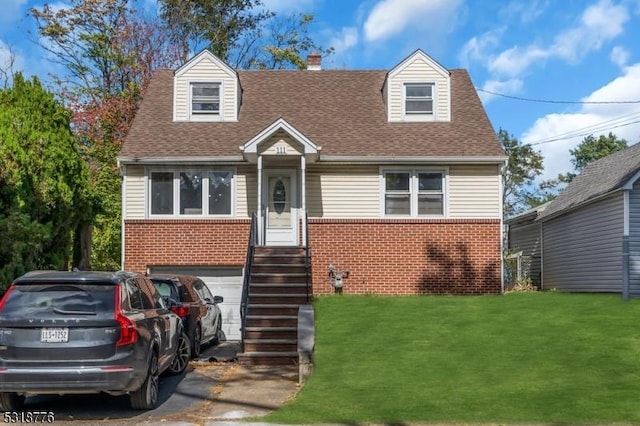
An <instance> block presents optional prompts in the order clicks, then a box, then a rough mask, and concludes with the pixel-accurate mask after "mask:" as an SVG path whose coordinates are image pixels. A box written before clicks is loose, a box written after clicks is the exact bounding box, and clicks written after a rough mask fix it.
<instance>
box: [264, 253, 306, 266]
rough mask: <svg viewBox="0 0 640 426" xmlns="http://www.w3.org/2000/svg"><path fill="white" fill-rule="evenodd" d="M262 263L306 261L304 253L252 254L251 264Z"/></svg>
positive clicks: (300, 262) (296, 262)
mask: <svg viewBox="0 0 640 426" xmlns="http://www.w3.org/2000/svg"><path fill="white" fill-rule="evenodd" d="M264 263H277V264H287V265H304V264H305V263H306V256H304V255H291V254H272V253H266V254H258V253H254V255H253V264H254V265H261V264H264Z"/></svg>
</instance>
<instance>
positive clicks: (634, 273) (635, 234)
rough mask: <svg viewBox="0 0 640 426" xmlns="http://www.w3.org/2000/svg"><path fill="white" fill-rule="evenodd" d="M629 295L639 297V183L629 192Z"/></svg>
mask: <svg viewBox="0 0 640 426" xmlns="http://www.w3.org/2000/svg"><path fill="white" fill-rule="evenodd" d="M629 296H633V297H640V183H639V182H636V183H634V184H633V190H632V191H631V192H630V193H629Z"/></svg>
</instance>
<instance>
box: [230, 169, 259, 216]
mask: <svg viewBox="0 0 640 426" xmlns="http://www.w3.org/2000/svg"><path fill="white" fill-rule="evenodd" d="M257 186H258V179H257V174H256V167H255V165H250V166H244V165H243V166H238V172H237V174H236V185H235V187H236V217H238V218H242V217H250V216H251V214H252V213H255V212H256V203H257V202H258V200H257V195H256V194H257V192H256V191H257Z"/></svg>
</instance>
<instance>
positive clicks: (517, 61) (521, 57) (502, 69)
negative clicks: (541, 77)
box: [488, 45, 549, 76]
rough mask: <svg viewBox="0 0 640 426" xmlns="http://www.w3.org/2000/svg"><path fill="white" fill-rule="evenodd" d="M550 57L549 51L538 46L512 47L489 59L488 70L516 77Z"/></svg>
mask: <svg viewBox="0 0 640 426" xmlns="http://www.w3.org/2000/svg"><path fill="white" fill-rule="evenodd" d="M548 56H549V51H548V50H545V49H543V48H540V47H537V46H533V45H531V46H529V47H527V48H524V49H523V48H520V47H517V46H515V47H512V48H510V49H507V50H505V51H503V52H502V53H500V54H499V55H498V56H493V57H491V58H490V59H489V64H488V68H489V71H491V72H492V73H497V74H500V75H504V76H516V75H519V74H522V72H523V71H524V70H526V69H527V68H529V67H530V66H531V64H533V63H535V62H539V61H544V60H545V59H546V58H547V57H548Z"/></svg>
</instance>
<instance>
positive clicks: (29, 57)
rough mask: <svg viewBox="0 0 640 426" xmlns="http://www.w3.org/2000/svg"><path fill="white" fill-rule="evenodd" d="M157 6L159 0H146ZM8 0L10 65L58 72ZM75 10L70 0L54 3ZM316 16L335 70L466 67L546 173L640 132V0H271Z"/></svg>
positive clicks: (502, 124)
mask: <svg viewBox="0 0 640 426" xmlns="http://www.w3.org/2000/svg"><path fill="white" fill-rule="evenodd" d="M141 1H142V2H144V4H145V7H147V8H148V9H149V10H153V9H154V5H155V0H141ZM43 3H45V2H43V1H36V0H0V6H1V9H0V67H2V66H3V64H6V58H7V51H8V49H11V50H12V51H13V53H14V56H15V66H14V68H15V69H16V70H22V71H23V72H24V73H25V74H27V75H33V74H35V75H38V76H39V77H40V78H42V79H43V80H45V81H47V79H48V74H50V73H52V72H53V73H56V72H59V70H57V69H56V68H55V66H54V65H53V64H52V63H51V62H50V61H48V60H47V57H46V55H45V53H44V51H43V50H42V49H41V48H40V47H39V46H38V43H37V37H36V36H35V29H34V23H33V21H32V19H31V18H28V17H27V11H28V9H29V8H30V7H38V6H41V5H42V4H43ZM49 3H50V4H52V5H55V6H57V7H64V5H65V1H64V0H57V1H52V2H49ZM263 3H264V4H265V5H266V7H268V8H269V9H270V10H272V11H274V12H276V13H279V14H289V13H296V12H304V13H311V14H313V15H314V17H315V19H314V23H313V26H312V27H311V28H310V33H311V36H312V37H313V38H314V40H315V41H316V42H317V43H319V44H320V45H322V46H325V47H328V46H332V47H333V48H334V49H335V53H334V54H333V55H331V56H329V57H327V58H324V59H323V62H322V67H323V68H325V69H330V68H340V69H343V68H344V69H378V70H380V69H383V70H388V69H391V68H393V67H394V66H395V65H397V64H398V63H400V62H401V61H402V60H403V59H404V58H406V57H407V56H408V55H410V54H411V53H412V52H413V51H415V50H416V49H422V50H423V51H424V52H425V53H427V54H428V55H429V56H431V57H432V58H433V59H435V60H436V61H438V62H439V63H440V64H442V65H443V66H444V67H446V68H448V69H455V68H465V69H467V70H468V71H469V74H470V76H471V79H472V80H473V83H474V85H475V86H476V88H477V89H478V95H479V96H480V98H481V100H482V102H483V104H484V106H485V109H486V111H487V115H488V117H489V119H490V121H491V123H492V124H493V127H494V128H495V129H496V131H497V130H498V129H500V128H502V129H505V130H507V131H508V132H509V133H510V134H512V135H513V136H515V137H517V138H518V139H520V140H521V141H522V142H523V143H530V144H532V145H533V146H534V147H535V148H536V149H537V150H539V151H541V152H542V154H543V156H544V165H545V171H544V174H543V176H542V178H545V179H546V178H553V177H555V176H557V175H558V173H564V172H567V171H571V170H572V166H571V163H570V158H571V157H570V153H569V150H570V149H572V148H574V147H575V146H576V145H577V144H579V143H580V142H581V141H582V139H583V138H584V137H585V136H587V135H589V134H593V135H594V136H598V135H600V134H608V133H609V132H613V133H614V134H615V135H617V136H618V137H622V138H625V139H626V140H627V141H628V142H629V144H634V143H637V142H638V141H640V0H365V1H353V0H263Z"/></svg>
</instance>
